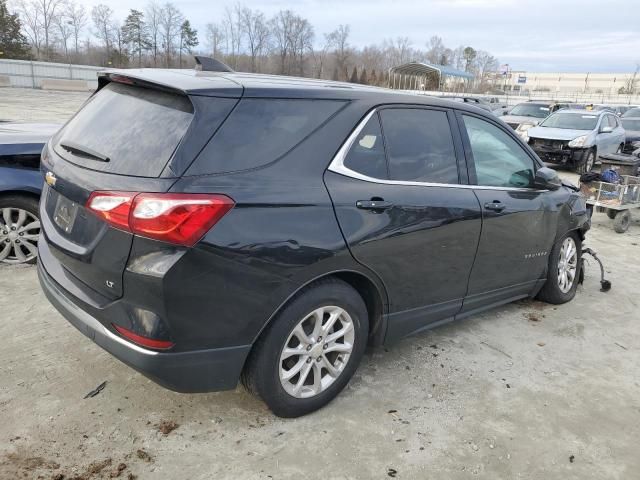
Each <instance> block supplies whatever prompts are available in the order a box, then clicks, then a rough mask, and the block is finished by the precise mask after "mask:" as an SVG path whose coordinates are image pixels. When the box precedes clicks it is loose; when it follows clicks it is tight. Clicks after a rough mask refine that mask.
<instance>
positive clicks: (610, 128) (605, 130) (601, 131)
mask: <svg viewBox="0 0 640 480" xmlns="http://www.w3.org/2000/svg"><path fill="white" fill-rule="evenodd" d="M611 132H613V127H602V128H601V129H600V133H611Z"/></svg>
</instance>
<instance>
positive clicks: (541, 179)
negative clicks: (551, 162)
mask: <svg viewBox="0 0 640 480" xmlns="http://www.w3.org/2000/svg"><path fill="white" fill-rule="evenodd" d="M533 185H534V187H535V188H537V189H538V190H558V189H559V188H560V187H561V186H562V182H561V181H560V177H559V176H558V174H557V172H556V171H555V170H553V169H551V168H548V167H542V168H539V169H538V171H537V172H536V177H535V178H534V180H533Z"/></svg>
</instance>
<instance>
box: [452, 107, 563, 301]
mask: <svg viewBox="0 0 640 480" xmlns="http://www.w3.org/2000/svg"><path fill="white" fill-rule="evenodd" d="M459 119H460V126H461V131H462V134H463V140H464V143H465V148H466V150H467V158H468V159H471V160H472V162H470V168H469V177H470V182H471V183H474V184H476V185H477V187H476V189H475V190H474V191H475V194H476V195H477V197H478V200H479V202H480V206H481V207H482V218H483V222H482V234H481V236H480V243H479V246H478V253H477V255H476V260H475V263H474V266H473V271H472V272H471V277H470V279H469V291H468V297H467V298H466V299H465V302H464V307H463V310H462V311H463V312H470V311H473V310H475V309H477V308H482V307H485V306H487V305H490V304H493V303H500V302H504V301H506V300H510V299H514V298H517V297H519V296H523V295H528V294H529V293H530V292H531V291H532V290H533V289H534V287H535V285H536V282H537V281H538V280H539V279H540V278H541V277H542V276H543V274H544V272H545V268H546V264H547V257H548V255H549V252H550V250H551V246H552V242H553V238H554V233H555V229H554V225H556V222H557V220H556V218H557V217H556V216H557V214H556V213H555V212H554V209H553V208H552V206H551V205H550V202H551V201H552V199H551V197H550V195H549V192H546V191H541V190H536V189H534V188H533V179H534V176H535V171H536V169H537V168H539V167H538V163H537V162H536V161H535V160H534V158H533V157H532V156H531V155H530V153H529V152H528V150H527V149H525V147H524V146H522V145H521V144H520V143H519V142H518V141H517V140H516V139H515V138H514V137H513V135H512V134H511V132H510V131H509V130H508V129H505V128H503V127H502V126H501V125H499V124H498V123H497V122H492V121H489V120H487V119H485V118H483V117H479V116H475V115H473V114H467V113H459Z"/></svg>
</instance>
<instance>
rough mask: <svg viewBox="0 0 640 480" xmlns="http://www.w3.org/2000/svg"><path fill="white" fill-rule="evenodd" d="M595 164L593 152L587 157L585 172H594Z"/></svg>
mask: <svg viewBox="0 0 640 480" xmlns="http://www.w3.org/2000/svg"><path fill="white" fill-rule="evenodd" d="M595 163H596V162H595V155H594V154H593V152H589V154H588V155H587V160H586V162H585V171H586V172H590V171H591V170H593V166H594V165H595Z"/></svg>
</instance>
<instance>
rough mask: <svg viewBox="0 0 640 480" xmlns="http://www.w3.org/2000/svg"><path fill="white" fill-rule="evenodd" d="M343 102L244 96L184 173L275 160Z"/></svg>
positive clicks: (232, 168) (243, 167)
mask: <svg viewBox="0 0 640 480" xmlns="http://www.w3.org/2000/svg"><path fill="white" fill-rule="evenodd" d="M343 105H344V102H341V101H336V100H298V99H295V100H294V99H257V98H245V99H243V100H241V101H240V103H239V104H238V106H237V107H236V108H235V109H234V110H233V112H232V113H231V115H230V116H229V118H228V119H227V120H226V122H225V123H224V124H223V125H222V127H220V129H219V130H218V131H217V132H216V134H215V135H214V137H213V138H212V139H211V140H210V141H209V143H208V144H207V146H206V147H205V149H204V150H203V151H202V153H201V154H200V156H199V157H198V159H197V160H196V161H195V162H194V164H193V165H192V166H191V167H190V168H189V170H187V173H186V174H187V175H207V174H215V173H227V172H235V171H239V170H247V169H250V168H256V167H259V166H262V165H266V164H268V163H271V162H273V161H275V160H278V159H279V158H281V157H282V156H283V155H285V154H286V153H287V152H289V151H290V150H291V149H293V148H294V147H295V146H296V145H298V144H299V143H300V142H301V141H303V140H304V139H305V138H306V137H307V136H309V135H310V134H311V133H312V132H313V131H314V130H316V129H317V128H318V127H319V126H320V125H322V124H323V123H324V122H325V121H327V120H328V119H329V117H331V116H332V115H333V114H334V113H336V112H337V111H338V110H339V109H340V108H341V107H342V106H343Z"/></svg>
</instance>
